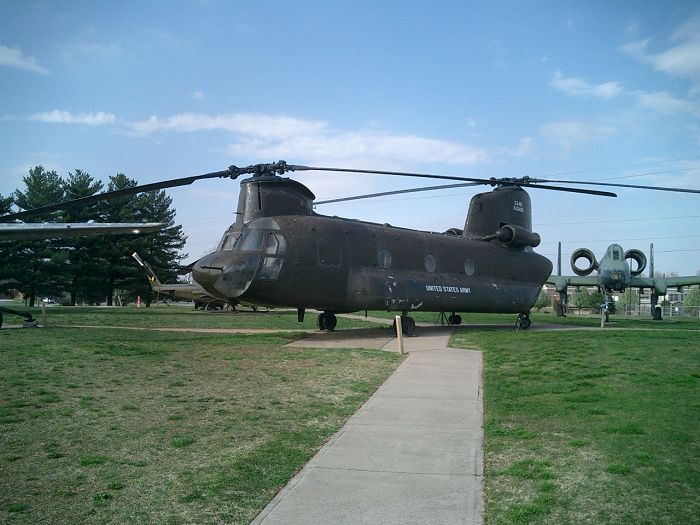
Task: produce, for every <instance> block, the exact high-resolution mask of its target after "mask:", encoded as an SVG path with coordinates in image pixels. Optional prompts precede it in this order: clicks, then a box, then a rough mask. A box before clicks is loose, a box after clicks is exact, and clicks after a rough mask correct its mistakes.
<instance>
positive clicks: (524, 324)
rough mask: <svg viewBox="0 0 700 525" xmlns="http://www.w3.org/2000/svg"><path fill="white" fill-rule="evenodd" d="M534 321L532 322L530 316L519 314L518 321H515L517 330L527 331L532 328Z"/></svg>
mask: <svg viewBox="0 0 700 525" xmlns="http://www.w3.org/2000/svg"><path fill="white" fill-rule="evenodd" d="M531 324H532V321H530V314H518V320H517V321H515V329H516V330H527V329H528V328H530V325H531Z"/></svg>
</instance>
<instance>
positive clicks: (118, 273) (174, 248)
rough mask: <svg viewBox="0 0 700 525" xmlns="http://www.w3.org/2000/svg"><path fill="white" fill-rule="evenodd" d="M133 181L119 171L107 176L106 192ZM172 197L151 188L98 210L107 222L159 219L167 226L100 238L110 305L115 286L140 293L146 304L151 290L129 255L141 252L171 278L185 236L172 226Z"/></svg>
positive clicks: (120, 198)
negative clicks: (156, 230) (134, 233)
mask: <svg viewBox="0 0 700 525" xmlns="http://www.w3.org/2000/svg"><path fill="white" fill-rule="evenodd" d="M136 184H137V182H136V181H135V180H133V179H129V178H128V177H127V176H126V175H124V174H123V173H118V174H117V175H115V176H112V177H110V180H109V184H108V186H107V190H108V191H115V190H120V189H124V188H130V187H133V186H136ZM171 206H172V199H171V198H170V197H168V196H167V195H166V194H165V192H164V191H162V190H160V191H153V192H148V193H143V194H140V195H136V196H133V195H132V196H126V197H119V198H117V199H112V200H109V201H106V202H105V203H104V205H103V206H102V208H101V213H102V216H103V218H104V220H105V221H107V222H138V221H144V222H163V223H165V224H166V225H167V227H166V228H165V229H164V230H162V231H160V232H157V233H152V234H148V235H144V236H140V237H134V236H112V237H111V238H110V239H109V240H104V239H102V240H101V244H100V246H101V250H100V251H101V258H102V259H103V260H104V262H105V268H106V269H107V274H106V280H105V288H106V290H105V291H106V292H107V293H106V295H107V304H110V305H111V304H112V301H113V296H114V292H115V290H117V289H121V290H126V291H128V292H129V293H130V295H131V298H133V297H135V296H137V295H140V296H142V297H144V298H145V299H146V304H147V305H150V301H151V300H152V297H153V295H152V293H151V290H150V287H149V285H148V281H147V279H146V277H145V275H144V274H143V272H142V270H141V269H140V268H138V267H137V265H136V264H134V261H133V259H132V258H131V254H132V253H133V252H135V251H138V252H139V253H141V254H142V255H143V256H144V257H145V258H146V259H147V260H148V261H149V262H150V263H151V265H152V266H153V268H154V270H155V271H156V272H158V273H159V274H160V275H163V277H164V278H166V279H170V278H173V277H174V272H175V269H176V268H177V263H178V261H180V260H181V259H183V258H184V257H186V255H180V254H179V250H180V249H182V248H183V247H184V245H185V240H186V237H185V236H184V234H183V233H182V226H179V225H177V226H176V225H175V210H173V209H171Z"/></svg>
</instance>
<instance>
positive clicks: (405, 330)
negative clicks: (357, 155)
mask: <svg viewBox="0 0 700 525" xmlns="http://www.w3.org/2000/svg"><path fill="white" fill-rule="evenodd" d="M392 328H393V330H394V333H396V320H395V319H394V324H392ZM415 331H416V322H415V321H414V320H413V317H408V316H407V315H402V316H401V333H402V334H403V335H407V336H408V337H411V336H412V335H413V334H414V333H415Z"/></svg>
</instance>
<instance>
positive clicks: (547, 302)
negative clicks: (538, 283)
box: [535, 290, 552, 312]
mask: <svg viewBox="0 0 700 525" xmlns="http://www.w3.org/2000/svg"><path fill="white" fill-rule="evenodd" d="M551 305H552V299H551V298H550V297H549V294H548V293H547V292H545V291H544V290H543V291H541V292H540V295H539V296H538V297H537V301H535V308H537V311H538V312H539V311H540V310H541V309H542V308H545V307H547V306H551Z"/></svg>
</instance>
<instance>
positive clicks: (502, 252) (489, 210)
mask: <svg viewBox="0 0 700 525" xmlns="http://www.w3.org/2000/svg"><path fill="white" fill-rule="evenodd" d="M300 171H324V172H343V173H368V174H374V175H393V176H402V177H418V178H429V179H442V180H451V181H460V184H450V185H443V186H430V187H426V188H416V189H412V190H397V191H394V192H384V193H380V194H369V195H360V196H355V197H348V198H345V199H344V200H352V199H358V198H371V197H376V196H380V195H387V194H397V193H403V192H407V191H409V192H410V191H425V190H430V189H436V188H443V187H455V186H473V185H488V186H491V187H492V188H493V189H492V190H491V191H488V192H484V193H479V194H477V195H474V196H473V197H472V199H471V202H470V204H469V210H468V214H467V219H466V222H465V225H464V228H463V229H458V228H450V229H448V230H446V231H444V232H430V231H421V230H412V229H407V228H400V227H395V226H391V225H389V224H378V223H371V222H366V221H361V220H356V219H347V218H342V217H330V216H326V215H321V214H318V213H316V212H315V211H314V204H316V205H319V204H322V203H324V202H326V203H327V202H329V201H321V202H317V203H314V201H315V198H316V197H315V195H314V194H313V192H312V191H311V190H310V189H309V188H307V187H306V186H304V185H303V184H301V183H300V182H298V181H295V180H293V179H291V178H287V177H283V176H282V175H284V174H285V173H287V172H300ZM242 175H249V177H248V178H245V179H243V180H241V182H240V185H241V190H240V193H239V200H238V209H237V211H236V220H235V222H234V223H233V224H232V225H231V226H230V227H229V228H228V229H227V230H226V231H225V232H224V235H223V237H222V239H221V241H220V242H219V244H218V247H217V249H216V250H215V251H214V252H213V253H210V254H208V255H205V256H204V257H202V258H201V259H199V260H198V261H196V262H195V263H194V264H193V266H192V278H193V279H194V281H195V282H196V283H197V284H199V285H200V286H201V287H202V288H203V289H204V290H205V292H206V293H207V294H209V295H211V296H212V297H215V298H218V299H221V300H224V301H227V302H229V303H237V302H244V303H247V304H252V305H259V306H267V307H276V306H285V307H294V308H295V309H296V310H297V314H298V315H297V318H298V320H299V321H300V322H302V321H303V320H304V316H305V312H306V310H310V309H313V310H318V311H320V313H319V314H318V317H317V325H318V327H319V328H320V329H321V330H329V331H330V330H334V329H335V327H336V325H337V317H336V314H339V313H348V312H356V311H362V310H364V311H368V310H386V311H393V312H400V314H401V316H400V328H401V330H402V332H403V333H405V334H407V335H412V334H413V333H414V331H415V321H414V320H413V318H412V317H411V316H410V315H409V313H410V312H414V311H429V312H439V313H440V314H441V315H443V314H445V313H446V312H449V313H450V315H449V317H448V323H449V324H450V325H458V324H460V323H461V316H460V315H459V312H483V313H512V314H517V316H518V317H517V322H516V327H518V328H523V329H527V328H529V327H530V325H531V321H530V318H529V312H530V308H531V307H532V305H533V304H534V302H535V301H536V299H537V297H538V296H539V294H540V292H541V290H542V286H543V284H544V283H545V281H546V279H547V278H548V277H549V276H550V274H551V272H552V263H551V261H550V260H549V259H548V258H546V257H544V256H542V255H539V254H537V253H535V252H534V250H533V248H535V247H537V246H538V245H539V244H540V236H539V234H537V233H536V232H533V231H532V208H531V200H530V196H529V194H528V193H527V191H525V189H524V188H536V189H546V190H556V191H566V192H574V193H581V194H591V195H600V196H608V197H615V196H616V194H615V193H612V192H609V191H604V190H596V189H585V188H572V187H565V186H556V185H553V184H560V183H561V184H574V185H576V184H584V185H585V184H588V185H601V186H612V187H631V188H647V189H660V190H665V191H685V192H691V193H700V190H685V189H676V188H659V187H651V186H648V187H647V186H638V185H626V184H611V183H595V182H580V181H563V180H542V179H535V178H530V177H521V178H500V179H496V178H490V179H481V178H471V177H457V176H447V175H434V174H424V173H408V172H396V171H382V170H364V169H352V168H323V167H313V166H304V165H294V164H288V163H287V162H285V161H278V162H274V163H269V164H254V165H250V166H247V167H237V166H230V167H229V168H228V169H226V170H222V171H216V172H211V173H205V174H202V175H196V176H191V177H183V178H178V179H171V180H166V181H162V182H157V183H150V184H144V185H141V186H134V187H131V188H126V189H122V190H117V191H114V192H107V193H102V194H97V195H93V196H91V197H83V198H81V199H76V200H75V201H72V203H73V204H78V205H81V204H87V203H88V202H93V201H96V200H100V199H105V198H111V197H118V196H122V195H127V194H134V193H139V192H144V191H152V190H160V189H164V188H170V187H177V186H184V185H189V184H192V183H193V182H195V181H197V180H202V179H210V178H228V179H232V180H233V179H238V178H239V177H241V176H242ZM336 201H337V200H336ZM70 204H71V202H70V201H69V202H68V203H61V204H57V205H49V206H44V207H42V208H37V209H35V210H28V211H24V212H18V213H14V214H11V215H7V216H5V217H0V220H7V219H17V218H22V217H24V216H28V215H32V214H40V213H46V212H49V211H53V210H56V209H60V208H63V207H65V206H66V205H70Z"/></svg>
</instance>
